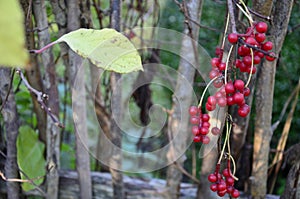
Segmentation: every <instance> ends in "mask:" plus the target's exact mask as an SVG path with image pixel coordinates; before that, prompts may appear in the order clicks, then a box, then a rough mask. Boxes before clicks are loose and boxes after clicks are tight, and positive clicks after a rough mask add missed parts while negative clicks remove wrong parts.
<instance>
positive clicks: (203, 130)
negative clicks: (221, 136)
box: [200, 126, 209, 135]
mask: <svg viewBox="0 0 300 199" xmlns="http://www.w3.org/2000/svg"><path fill="white" fill-rule="evenodd" d="M208 132H209V129H208V128H207V127H203V126H202V127H201V128H200V134H201V135H207V134H208Z"/></svg>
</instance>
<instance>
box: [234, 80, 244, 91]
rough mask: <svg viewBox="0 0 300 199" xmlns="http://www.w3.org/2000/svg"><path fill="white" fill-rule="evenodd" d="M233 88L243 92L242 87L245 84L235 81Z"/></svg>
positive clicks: (241, 81)
mask: <svg viewBox="0 0 300 199" xmlns="http://www.w3.org/2000/svg"><path fill="white" fill-rule="evenodd" d="M233 85H234V88H235V89H237V90H239V91H243V90H244V87H245V83H244V81H243V80H240V79H237V80H235V81H234V84H233Z"/></svg>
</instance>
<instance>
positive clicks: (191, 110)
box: [189, 106, 199, 116]
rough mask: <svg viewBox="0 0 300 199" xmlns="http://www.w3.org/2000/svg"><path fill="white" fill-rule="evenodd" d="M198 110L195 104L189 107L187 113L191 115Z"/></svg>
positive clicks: (195, 113)
mask: <svg viewBox="0 0 300 199" xmlns="http://www.w3.org/2000/svg"><path fill="white" fill-rule="evenodd" d="M198 111H199V109H198V107H197V106H191V107H190V109H189V113H190V115H191V116H194V115H197V114H198Z"/></svg>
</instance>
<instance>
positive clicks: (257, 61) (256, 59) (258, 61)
mask: <svg viewBox="0 0 300 199" xmlns="http://www.w3.org/2000/svg"><path fill="white" fill-rule="evenodd" d="M260 60H261V58H260V56H258V55H254V64H259V63H260Z"/></svg>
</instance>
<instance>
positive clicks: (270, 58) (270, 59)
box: [266, 52, 276, 61]
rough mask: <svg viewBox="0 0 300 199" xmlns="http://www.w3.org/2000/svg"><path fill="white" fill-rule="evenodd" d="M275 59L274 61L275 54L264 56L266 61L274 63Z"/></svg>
mask: <svg viewBox="0 0 300 199" xmlns="http://www.w3.org/2000/svg"><path fill="white" fill-rule="evenodd" d="M275 59H276V58H275V53H273V52H271V53H270V56H269V55H267V56H266V60H268V61H274V60H275Z"/></svg>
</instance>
